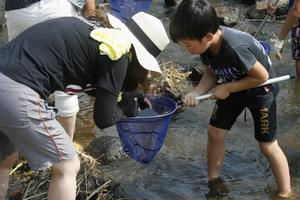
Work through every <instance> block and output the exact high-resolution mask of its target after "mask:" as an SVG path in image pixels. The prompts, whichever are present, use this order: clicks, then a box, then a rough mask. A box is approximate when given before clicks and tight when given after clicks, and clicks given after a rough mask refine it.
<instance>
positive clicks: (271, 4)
mask: <svg viewBox="0 0 300 200" xmlns="http://www.w3.org/2000/svg"><path fill="white" fill-rule="evenodd" d="M276 9H277V1H276V0H268V2H267V13H268V14H269V15H273V14H274V13H275V12H276Z"/></svg>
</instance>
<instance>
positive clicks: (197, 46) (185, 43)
mask: <svg viewBox="0 0 300 200" xmlns="http://www.w3.org/2000/svg"><path fill="white" fill-rule="evenodd" d="M179 44H180V45H181V46H182V47H183V48H185V49H186V50H187V51H188V52H189V53H191V54H198V55H199V54H202V53H203V52H205V51H206V50H207V48H208V43H207V39H206V37H203V38H202V39H201V40H198V39H181V40H180V41H179Z"/></svg>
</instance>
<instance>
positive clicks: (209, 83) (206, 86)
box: [182, 66, 217, 106]
mask: <svg viewBox="0 0 300 200" xmlns="http://www.w3.org/2000/svg"><path fill="white" fill-rule="evenodd" d="M216 82H217V79H216V76H215V75H214V74H213V72H212V71H211V70H210V69H209V67H208V66H205V72H204V74H203V76H202V78H201V80H200V82H199V83H198V85H197V86H196V87H195V88H194V89H193V90H192V91H191V92H189V93H187V94H186V95H185V96H184V97H183V98H182V101H183V105H184V106H195V105H197V104H198V101H197V100H196V97H197V96H200V95H203V94H206V93H207V92H208V91H210V90H211V89H212V88H213V87H214V86H215V85H216Z"/></svg>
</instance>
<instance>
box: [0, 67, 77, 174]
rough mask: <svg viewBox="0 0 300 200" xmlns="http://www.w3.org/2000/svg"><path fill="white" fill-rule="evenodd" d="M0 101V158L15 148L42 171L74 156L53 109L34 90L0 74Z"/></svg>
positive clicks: (72, 147) (70, 144) (67, 137)
mask: <svg viewBox="0 0 300 200" xmlns="http://www.w3.org/2000/svg"><path fill="white" fill-rule="evenodd" d="M0 102H1V103H0V160H4V159H5V158H6V156H8V155H10V154H12V153H14V152H18V151H19V152H20V153H22V154H23V155H24V157H25V158H26V160H27V162H28V164H29V166H30V167H31V168H32V169H33V170H43V169H46V168H48V167H51V166H52V165H53V164H55V163H57V162H60V161H63V160H70V159H72V158H73V157H74V156H75V155H76V151H75V149H74V146H73V143H72V141H71V139H70V138H69V136H68V135H67V133H66V132H65V130H64V128H63V127H62V126H61V125H60V123H59V122H58V121H57V120H56V119H55V112H54V111H53V109H51V108H50V107H48V104H47V103H46V102H45V100H44V99H41V98H40V96H39V94H38V93H37V92H35V91H33V90H32V89H31V88H29V87H27V86H25V85H23V84H20V83H18V82H16V81H14V80H12V79H10V78H8V77H7V76H5V75H3V74H2V73H0Z"/></svg>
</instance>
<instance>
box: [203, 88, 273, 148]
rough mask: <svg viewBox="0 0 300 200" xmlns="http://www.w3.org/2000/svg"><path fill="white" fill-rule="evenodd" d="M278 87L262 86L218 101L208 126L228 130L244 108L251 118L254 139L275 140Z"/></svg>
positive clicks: (261, 140)
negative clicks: (253, 126) (247, 110)
mask: <svg viewBox="0 0 300 200" xmlns="http://www.w3.org/2000/svg"><path fill="white" fill-rule="evenodd" d="M277 94H278V86H276V87H274V86H273V87H272V86H264V87H259V88H255V89H251V90H247V91H242V92H237V93H233V94H231V95H230V96H229V97H228V98H226V99H224V100H218V101H217V102H216V104H215V106H214V109H213V113H212V116H211V118H210V122H209V123H210V125H212V126H214V127H217V128H221V129H225V130H230V129H231V127H232V126H233V124H234V122H235V121H236V119H237V117H238V116H239V115H240V114H241V112H242V111H243V110H244V108H245V107H247V108H248V109H249V110H250V112H251V114H252V117H253V120H254V125H255V139H256V140H258V141H260V142H270V141H272V140H274V139H275V138H276V126H277V125H276V124H277V118H276V96H277Z"/></svg>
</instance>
